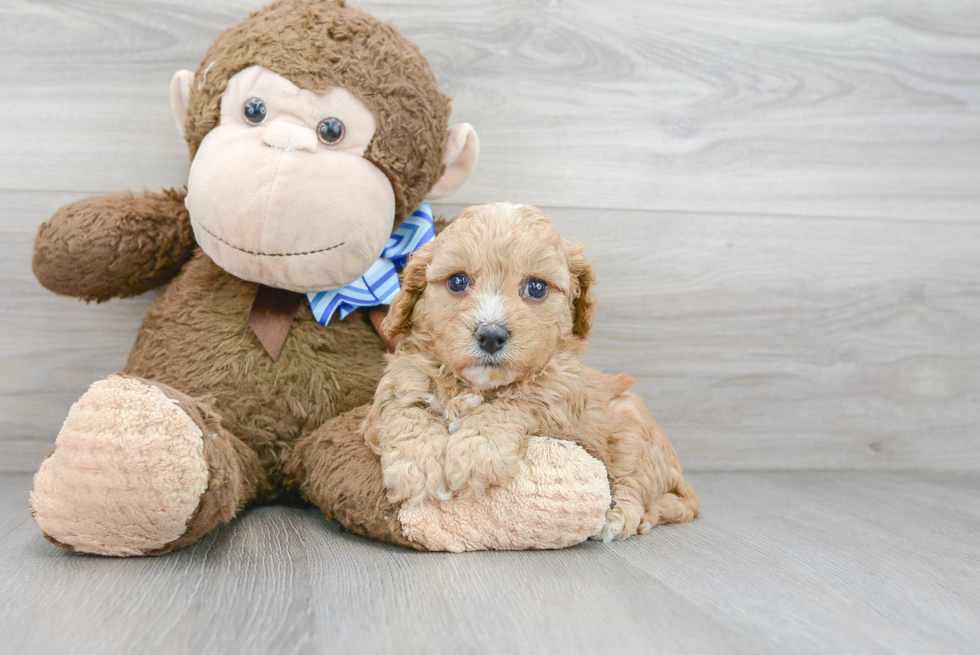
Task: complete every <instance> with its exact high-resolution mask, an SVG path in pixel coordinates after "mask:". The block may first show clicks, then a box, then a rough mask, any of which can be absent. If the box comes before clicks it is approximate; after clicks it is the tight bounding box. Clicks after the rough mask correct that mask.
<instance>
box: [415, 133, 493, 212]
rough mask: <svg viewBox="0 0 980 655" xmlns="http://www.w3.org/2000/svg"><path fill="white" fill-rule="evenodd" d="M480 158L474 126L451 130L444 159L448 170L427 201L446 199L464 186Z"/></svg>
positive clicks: (478, 140)
mask: <svg viewBox="0 0 980 655" xmlns="http://www.w3.org/2000/svg"><path fill="white" fill-rule="evenodd" d="M479 156H480V139H479V137H477V136H476V130H474V129H473V126H472V125H470V124H469V123H460V124H459V125H454V126H453V127H452V128H450V130H449V139H448V140H447V141H446V152H445V153H444V154H443V157H442V163H443V164H444V165H445V167H446V170H445V171H444V172H443V174H442V177H440V178H439V181H438V182H436V185H435V186H434V187H432V190H431V191H429V195H427V196H426V197H425V199H426V200H438V199H439V198H444V197H446V196H448V195H449V194H450V193H452V192H453V191H455V190H456V189H458V188H459V187H461V186H463V182H465V181H466V180H468V179H469V178H470V175H471V174H472V173H473V169H474V168H476V160H477V159H478V158H479Z"/></svg>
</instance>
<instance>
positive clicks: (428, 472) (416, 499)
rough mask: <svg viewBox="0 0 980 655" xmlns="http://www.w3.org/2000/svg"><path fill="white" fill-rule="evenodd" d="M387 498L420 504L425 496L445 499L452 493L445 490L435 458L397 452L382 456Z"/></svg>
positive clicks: (425, 499) (393, 501)
mask: <svg viewBox="0 0 980 655" xmlns="http://www.w3.org/2000/svg"><path fill="white" fill-rule="evenodd" d="M381 467H382V472H383V475H384V483H385V489H387V491H388V500H389V501H391V502H392V503H394V504H398V503H408V504H416V505H418V504H422V503H425V502H426V501H427V500H428V499H429V498H435V499H439V500H449V499H450V498H452V493H451V492H450V491H449V490H448V489H446V482H445V479H444V478H443V475H442V465H441V463H440V462H439V461H438V460H436V459H431V458H423V459H413V458H410V457H405V456H403V455H399V454H391V455H387V456H382V458H381Z"/></svg>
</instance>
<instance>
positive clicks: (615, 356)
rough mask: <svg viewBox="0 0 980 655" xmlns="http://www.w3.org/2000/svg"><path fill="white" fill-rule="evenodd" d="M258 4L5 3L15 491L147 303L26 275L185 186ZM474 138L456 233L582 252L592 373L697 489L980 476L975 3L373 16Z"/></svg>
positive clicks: (579, 6) (483, 10) (3, 182)
mask: <svg viewBox="0 0 980 655" xmlns="http://www.w3.org/2000/svg"><path fill="white" fill-rule="evenodd" d="M263 2H264V0H125V1H123V0H111V1H106V0H72V1H71V2H66V1H64V0H30V1H27V0H8V1H7V2H2V3H0V64H2V65H0V87H2V88H3V89H4V92H5V94H4V112H5V117H4V120H3V121H0V143H2V144H3V147H2V148H0V217H2V222H0V281H2V284H0V287H2V288H3V289H4V292H3V293H2V294H0V316H2V317H3V321H0V471H2V470H6V471H20V472H31V471H33V470H35V469H36V467H37V463H38V461H39V460H40V458H42V457H43V456H44V454H45V453H46V452H47V451H48V450H49V449H50V448H51V446H52V444H53V441H54V435H55V434H56V433H57V430H58V428H59V426H60V424H61V422H62V421H63V420H64V417H65V415H66V414H67V411H68V408H69V407H70V405H71V403H73V402H74V401H75V400H77V399H78V397H79V396H80V395H81V394H82V393H83V392H84V390H85V389H86V388H87V387H88V385H89V384H91V383H92V382H93V381H95V380H96V379H98V378H100V377H103V376H105V375H107V374H109V373H111V372H113V371H115V370H117V369H118V368H120V367H121V366H122V364H123V363H124V362H125V358H126V354H127V353H128V351H129V349H130V347H131V346H132V343H133V338H134V336H135V331H136V328H137V327H138V325H139V321H140V320H141V317H142V314H143V312H144V310H145V308H146V307H147V306H148V304H149V303H150V301H151V300H152V295H151V296H145V297H141V298H136V299H132V300H127V301H112V302H110V303H107V304H104V305H99V306H96V305H91V306H86V305H84V304H82V303H80V302H78V301H76V300H72V299H66V298H58V297H55V296H54V295H53V294H51V293H49V292H47V291H46V290H44V289H42V288H41V287H40V285H39V284H38V283H37V282H36V280H34V277H33V275H32V273H31V266H30V254H31V246H32V241H33V236H34V233H35V231H36V229H37V226H38V224H40V223H41V222H42V221H44V220H46V219H47V218H48V217H49V216H50V215H51V213H52V212H53V211H54V210H55V209H57V208H58V207H59V206H61V205H62V204H64V203H66V202H69V201H71V200H76V199H78V198H81V197H85V196H87V195H91V194H94V193H105V192H111V191H121V190H125V189H133V190H137V191H138V190H140V189H141V188H143V187H144V186H145V187H148V188H150V189H159V188H160V187H165V186H167V187H169V186H180V185H182V184H184V182H185V181H186V175H187V152H186V148H185V146H184V144H183V142H182V141H181V139H180V138H179V137H178V136H177V133H176V129H175V128H174V125H173V120H172V118H171V116H170V109H169V102H168V89H169V81H170V76H171V75H172V74H173V72H174V71H175V70H177V69H180V68H196V67H197V65H198V63H199V61H200V59H201V57H202V56H203V54H204V52H205V50H206V49H207V47H208V45H209V43H210V42H211V41H212V39H213V38H214V37H215V35H216V34H217V33H218V32H219V31H220V30H221V29H224V28H226V27H228V26H230V25H232V24H233V23H235V22H236V21H237V20H239V19H240V18H241V17H243V16H244V15H245V14H246V13H247V12H248V11H250V10H252V9H254V8H256V7H258V6H260V5H261V4H263ZM352 2H353V4H356V5H358V6H361V7H363V8H364V9H367V10H368V11H371V12H373V13H374V14H376V15H377V16H379V17H381V18H383V19H385V20H391V21H394V22H395V24H396V25H397V26H398V27H399V28H400V29H401V30H402V31H403V32H404V33H405V34H406V35H407V36H408V37H410V38H411V39H413V40H415V41H416V42H417V43H418V44H419V46H420V47H421V49H422V50H423V52H424V53H425V54H426V56H427V57H428V58H429V59H430V61H431V62H432V66H433V68H434V70H435V72H436V74H437V76H438V78H439V82H440V84H441V86H442V87H443V88H444V89H445V91H446V92H447V93H449V94H450V95H452V96H453V97H454V104H453V110H454V118H455V120H461V121H462V120H465V121H470V122H472V123H473V124H474V125H475V126H476V128H477V130H478V131H479V133H480V135H481V143H482V154H481V160H480V164H479V166H478V168H477V171H476V173H475V176H474V178H473V179H472V180H471V181H470V182H468V183H467V184H466V185H464V187H463V188H462V189H461V190H460V191H459V192H458V193H457V194H455V195H454V196H453V197H452V198H451V199H450V202H451V203H452V204H445V205H441V206H440V207H439V210H440V211H442V212H443V213H444V214H445V215H447V216H452V215H453V212H455V211H457V210H458V209H459V208H460V207H461V206H465V205H467V204H472V203H479V202H487V201H492V200H502V199H510V200H513V201H515V202H527V203H534V204H538V205H540V206H542V207H543V208H545V209H546V211H547V212H548V213H549V214H550V215H551V216H552V217H553V219H554V220H555V221H556V223H557V224H558V225H559V227H560V228H561V229H562V231H563V232H564V234H565V235H566V236H568V237H569V238H570V239H574V240H576V241H580V240H584V241H587V242H588V250H587V252H588V254H589V255H590V256H591V257H592V258H593V259H594V260H595V263H596V268H597V271H598V277H599V284H598V287H597V291H598V294H599V310H600V314H599V318H598V323H597V329H596V331H595V334H594V339H593V341H594V349H593V353H592V355H591V356H590V363H592V364H593V365H595V366H597V367H600V368H602V369H604V370H607V371H609V372H620V371H625V372H628V373H630V374H631V375H633V376H634V377H635V378H636V379H637V380H638V382H639V387H638V389H639V391H640V393H642V394H643V396H644V398H645V399H646V400H647V402H648V403H649V404H650V406H651V408H652V410H653V411H654V413H655V415H656V416H657V417H658V419H659V420H660V421H661V423H662V424H663V425H664V427H665V429H666V430H667V432H668V434H670V435H671V438H672V439H673V440H674V442H675V444H676V446H677V448H678V450H679V452H680V454H681V456H682V458H683V460H684V462H685V464H686V465H687V467H688V468H689V469H692V470H694V469H697V470H742V469H763V470H764V469H788V468H868V469H879V468H889V469H895V468H903V469H919V468H923V469H961V470H962V469H965V470H971V469H972V470H980V438H978V436H980V434H978V433H980V424H978V415H980V185H978V184H977V182H978V180H980V0H963V1H959V0H934V1H932V2H930V3H922V2H918V1H915V0H894V1H889V2H880V1H879V0H852V1H848V2H820V3H814V2H812V1H810V0H784V1H782V2H779V3H775V4H767V3H748V4H746V3H732V2H730V1H729V0H704V1H703V2H697V3H688V2H677V1H674V0H618V1H617V2H615V3H602V2H595V1H593V0H563V1H562V2H540V1H531V0H499V1H495V2H492V3H487V2H484V1H482V0H440V2H438V3H436V2H411V3H406V2H404V1H403V0H361V1H358V0H352Z"/></svg>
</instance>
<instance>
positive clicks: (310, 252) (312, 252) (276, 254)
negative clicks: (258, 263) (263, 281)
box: [192, 219, 345, 257]
mask: <svg viewBox="0 0 980 655" xmlns="http://www.w3.org/2000/svg"><path fill="white" fill-rule="evenodd" d="M192 220H193V219H192ZM194 224H195V225H197V226H198V227H199V228H201V229H202V230H204V231H205V232H207V233H208V234H209V235H211V236H212V237H214V238H215V239H217V240H218V241H220V242H221V243H223V244H225V245H226V246H228V247H229V248H233V249H235V250H237V251H238V252H243V253H245V254H247V255H259V256H260V257H300V256H302V255H315V254H317V253H320V252H327V251H328V250H335V249H337V248H340V247H341V246H343V245H344V243H345V242H344V241H341V242H340V243H338V244H336V245H333V246H329V247H327V248H320V249H319V250H307V251H306V252H256V251H254V250H246V249H245V248H239V247H238V246H236V245H235V244H233V243H228V242H227V241H225V240H224V239H222V238H221V237H219V236H218V235H217V234H215V233H214V232H212V231H211V230H209V229H208V228H206V227H204V226H203V225H201V222H200V221H194Z"/></svg>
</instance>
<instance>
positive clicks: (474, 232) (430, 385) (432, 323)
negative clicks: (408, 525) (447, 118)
mask: <svg viewBox="0 0 980 655" xmlns="http://www.w3.org/2000/svg"><path fill="white" fill-rule="evenodd" d="M582 251H583V248H582V246H575V245H572V244H571V243H569V242H568V241H566V240H564V239H562V237H561V235H560V234H559V233H558V231H557V230H556V229H555V227H554V226H553V225H552V224H551V221H549V220H548V218H547V217H546V216H545V215H544V214H543V213H541V211H539V210H538V209H536V208H534V207H530V206H525V205H513V204H510V203H496V204H491V205H483V206H478V207H470V208H469V209H467V210H466V211H464V212H463V213H462V215H461V216H460V217H459V218H457V219H456V220H455V221H454V222H453V223H452V224H451V225H449V227H447V228H446V229H445V230H444V231H443V232H442V234H441V235H440V236H439V237H438V238H437V239H436V240H435V241H433V242H432V243H430V244H429V245H427V246H426V247H424V248H422V249H421V250H419V251H418V252H416V253H415V254H414V255H413V256H412V259H411V260H410V261H409V263H408V266H407V267H406V269H405V275H404V280H403V284H402V292H401V293H400V294H399V295H398V297H397V298H396V299H395V301H394V303H393V304H392V306H391V310H390V312H389V314H388V316H387V318H386V319H385V321H384V323H383V324H382V328H383V329H384V330H385V331H386V332H387V333H388V334H389V336H392V337H394V336H396V335H404V339H403V340H402V341H401V344H400V345H399V346H398V349H397V350H396V352H395V354H394V355H392V356H391V358H390V361H389V364H388V368H387V370H386V372H385V374H384V377H383V378H382V380H381V383H380V385H379V387H378V390H377V393H376V395H375V399H374V404H373V406H372V408H371V412H370V414H369V415H368V418H367V419H366V420H365V425H364V430H365V436H366V439H367V441H368V443H369V444H370V445H371V447H372V448H373V449H374V450H375V452H377V453H378V454H379V455H380V457H381V465H382V469H383V471H384V481H385V486H386V488H387V490H388V495H389V499H390V500H391V501H392V502H396V503H397V502H402V503H410V504H414V503H426V502H428V501H429V500H430V499H441V500H446V499H449V498H451V497H452V495H453V494H454V493H456V494H461V495H466V494H480V493H482V492H483V491H484V490H485V489H486V488H487V487H488V486H491V485H496V484H501V483H504V482H506V481H507V480H509V479H510V478H511V477H513V476H514V475H515V473H516V472H517V467H518V464H519V462H520V456H519V455H520V453H521V449H522V448H523V447H524V446H525V444H526V442H527V440H528V439H529V438H530V437H532V436H535V435H542V436H549V437H554V438H559V439H560V438H569V437H570V436H576V437H580V438H583V439H589V440H591V441H592V442H594V443H597V444H599V446H600V448H601V449H602V450H603V451H604V452H606V453H608V459H607V462H606V464H607V466H608V468H609V474H610V478H611V481H612V499H613V502H612V507H611V508H610V509H609V511H608V513H607V516H606V525H605V527H604V528H603V529H602V530H601V531H600V532H599V533H598V534H597V535H596V536H595V537H594V538H598V539H603V540H606V541H608V540H611V539H625V538H627V537H630V536H632V535H634V534H637V533H640V534H643V533H646V532H647V531H649V529H650V528H651V527H652V526H654V525H657V524H660V523H671V522H679V521H690V520H691V519H693V518H694V517H695V516H697V514H698V507H699V501H698V497H697V495H696V494H695V493H694V490H693V489H692V488H691V486H690V485H689V484H688V483H687V481H685V480H684V478H683V477H682V476H681V466H680V462H679V461H678V459H677V454H676V453H675V452H674V448H673V447H672V446H671V444H670V441H668V439H667V436H666V435H665V434H664V433H663V431H661V430H660V428H659V427H658V426H657V424H656V422H654V420H653V418H652V417H651V416H650V414H649V413H648V412H647V410H646V408H645V407H644V405H643V401H642V399H641V398H640V397H639V396H638V395H637V394H635V393H633V392H631V391H628V388H629V387H630V386H631V385H632V384H633V380H632V379H631V378H630V377H629V376H627V375H625V374H623V375H616V376H611V375H606V374H604V373H600V372H599V371H595V370H593V369H591V368H589V367H588V366H586V365H585V364H583V363H582V360H581V357H580V356H581V353H582V352H583V351H584V350H585V349H586V347H587V342H586V339H587V338H588V335H589V331H590V329H591V327H592V322H593V317H594V312H595V296H594V294H593V292H592V286H593V283H594V281H595V273H594V272H593V269H592V265H591V263H590V262H589V260H588V259H586V257H585V256H584V255H583V254H582Z"/></svg>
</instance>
